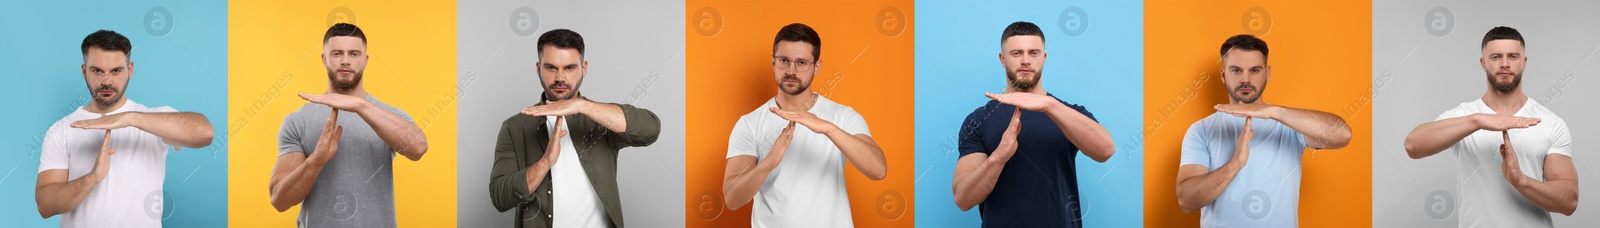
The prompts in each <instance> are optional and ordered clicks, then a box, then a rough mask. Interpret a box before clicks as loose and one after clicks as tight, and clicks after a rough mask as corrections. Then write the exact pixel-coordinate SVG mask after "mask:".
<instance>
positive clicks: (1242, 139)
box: [1230, 117, 1256, 165]
mask: <svg viewBox="0 0 1600 228" xmlns="http://www.w3.org/2000/svg"><path fill="white" fill-rule="evenodd" d="M1251 119H1253V118H1252V117H1245V118H1244V129H1241V130H1239V140H1238V143H1237V144H1235V145H1234V146H1233V161H1234V162H1238V163H1239V165H1244V164H1245V162H1249V161H1250V139H1251V138H1254V137H1255V136H1256V131H1255V129H1251V128H1250V120H1251ZM1230 163H1232V162H1230Z"/></svg>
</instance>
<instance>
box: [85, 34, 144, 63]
mask: <svg viewBox="0 0 1600 228" xmlns="http://www.w3.org/2000/svg"><path fill="white" fill-rule="evenodd" d="M89 47H94V48H99V49H101V50H106V51H121V52H122V55H126V56H130V57H131V56H133V43H132V42H130V41H128V37H126V36H122V34H117V32H113V31H111V30H100V31H95V32H94V33H89V36H88V37H84V38H83V48H82V49H83V54H84V55H88V54H89Z"/></svg>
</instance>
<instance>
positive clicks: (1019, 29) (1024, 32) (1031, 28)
mask: <svg viewBox="0 0 1600 228" xmlns="http://www.w3.org/2000/svg"><path fill="white" fill-rule="evenodd" d="M1013 36H1039V42H1044V30H1040V29H1039V25H1035V24H1033V22H1026V21H1018V22H1011V25H1009V26H1006V30H1005V31H1004V32H1000V43H1005V42H1006V39H1007V38H1011V37H1013Z"/></svg>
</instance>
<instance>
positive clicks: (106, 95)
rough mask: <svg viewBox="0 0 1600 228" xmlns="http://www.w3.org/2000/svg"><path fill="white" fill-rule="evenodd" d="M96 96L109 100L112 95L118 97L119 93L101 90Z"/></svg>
mask: <svg viewBox="0 0 1600 228" xmlns="http://www.w3.org/2000/svg"><path fill="white" fill-rule="evenodd" d="M96 94H97V95H100V96H101V97H108V98H109V97H111V96H112V95H117V92H116V91H111V90H100V91H98V92H96Z"/></svg>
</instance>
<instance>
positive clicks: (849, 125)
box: [833, 107, 872, 136]
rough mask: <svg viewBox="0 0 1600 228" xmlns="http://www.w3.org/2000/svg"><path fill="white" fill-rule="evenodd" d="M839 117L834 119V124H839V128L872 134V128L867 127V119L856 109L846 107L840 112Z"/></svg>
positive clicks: (850, 131)
mask: <svg viewBox="0 0 1600 228" xmlns="http://www.w3.org/2000/svg"><path fill="white" fill-rule="evenodd" d="M838 117H839V118H838V119H836V120H833V124H834V125H837V126H839V129H842V130H844V132H845V133H850V135H857V134H864V135H867V136H872V130H871V129H869V128H867V119H866V118H863V117H861V113H856V109H854V108H850V107H844V108H842V110H841V111H840V112H839V115H838Z"/></svg>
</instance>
